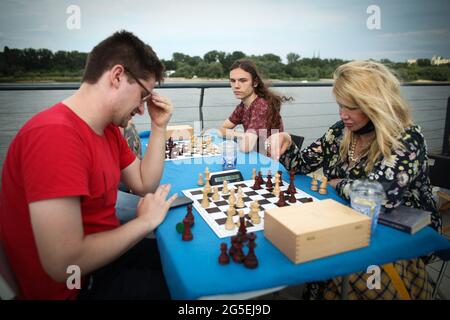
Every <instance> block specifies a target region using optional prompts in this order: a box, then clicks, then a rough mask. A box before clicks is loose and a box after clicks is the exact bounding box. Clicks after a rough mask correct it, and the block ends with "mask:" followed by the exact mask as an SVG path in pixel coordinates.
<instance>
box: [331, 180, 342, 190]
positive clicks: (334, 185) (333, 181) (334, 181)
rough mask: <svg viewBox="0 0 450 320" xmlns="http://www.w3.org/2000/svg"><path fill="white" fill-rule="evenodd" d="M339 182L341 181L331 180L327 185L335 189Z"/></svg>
mask: <svg viewBox="0 0 450 320" xmlns="http://www.w3.org/2000/svg"><path fill="white" fill-rule="evenodd" d="M341 181H342V179H331V180H330V181H328V184H329V185H330V186H332V187H333V189H336V186H337V184H338V183H339V182H341Z"/></svg>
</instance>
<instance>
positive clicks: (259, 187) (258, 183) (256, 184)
mask: <svg viewBox="0 0 450 320" xmlns="http://www.w3.org/2000/svg"><path fill="white" fill-rule="evenodd" d="M252 189H253V190H261V189H262V187H261V183H260V181H259V179H258V176H256V177H255V184H254V185H253V187H252Z"/></svg>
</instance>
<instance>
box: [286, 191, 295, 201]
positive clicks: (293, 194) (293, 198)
mask: <svg viewBox="0 0 450 320" xmlns="http://www.w3.org/2000/svg"><path fill="white" fill-rule="evenodd" d="M288 201H289V203H296V202H297V199H296V198H295V193H294V192H291V195H290V196H289V199H288Z"/></svg>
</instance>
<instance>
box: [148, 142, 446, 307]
mask: <svg viewBox="0 0 450 320" xmlns="http://www.w3.org/2000/svg"><path fill="white" fill-rule="evenodd" d="M216 141H217V140H216ZM206 167H208V168H209V170H210V172H215V171H222V165H221V157H211V158H198V159H190V160H183V161H167V162H166V164H165V168H164V175H163V178H162V181H161V182H162V183H170V184H171V185H172V189H171V194H173V193H174V192H178V194H179V195H182V192H181V190H184V189H190V188H195V187H197V180H198V174H199V173H203V172H204V171H205V168H206ZM253 168H256V169H257V170H262V171H263V173H266V172H267V170H268V169H271V170H272V172H274V171H276V170H281V171H282V172H283V178H284V180H286V181H289V176H288V173H287V171H286V170H285V169H284V167H282V166H281V165H280V164H279V163H278V162H276V161H272V160H270V159H269V158H267V157H264V156H262V155H260V154H256V153H251V154H242V153H239V154H238V165H237V169H239V170H240V171H241V172H242V174H243V176H244V179H245V180H246V179H251V174H252V169H253ZM295 184H296V186H297V188H299V189H302V190H305V192H307V193H312V192H311V191H309V190H310V178H309V177H306V176H300V175H296V176H295ZM313 195H314V196H315V197H317V198H319V199H324V198H333V199H335V200H337V201H339V202H341V203H346V202H345V201H343V200H342V199H341V198H340V197H339V196H338V195H337V194H336V192H335V191H334V189H333V188H331V187H328V195H326V196H322V195H319V194H318V193H313ZM193 211H194V216H195V225H194V227H193V228H192V233H193V235H194V239H193V240H192V241H182V240H181V234H179V233H177V231H176V229H175V226H176V224H177V223H178V222H181V221H182V220H183V218H184V216H185V215H186V207H179V208H175V209H172V210H170V212H169V213H168V215H167V218H166V219H165V221H164V222H163V223H162V224H161V225H160V226H159V227H158V229H157V231H156V237H157V240H158V246H159V250H160V254H161V261H162V265H163V270H164V274H165V276H166V280H167V283H168V286H169V290H170V293H171V295H172V298H173V299H196V298H199V297H204V296H209V295H218V294H232V293H240V292H247V291H253V290H260V289H267V288H273V287H277V286H282V285H295V284H300V283H305V282H310V281H315V280H326V279H330V278H333V277H336V276H342V275H346V274H350V273H353V272H357V271H362V270H366V269H367V267H368V266H369V265H381V264H385V263H388V262H393V261H396V260H400V259H409V258H413V257H418V256H421V255H425V254H428V253H430V252H433V251H439V250H444V249H448V248H450V241H448V240H446V239H445V238H443V237H442V236H440V235H439V234H438V233H437V232H435V231H434V230H433V229H431V228H430V227H427V228H424V229H422V230H421V231H419V232H418V233H416V234H415V235H409V234H407V233H404V232H401V231H397V230H395V229H392V228H389V227H386V226H383V225H378V227H377V229H376V231H375V233H374V234H373V235H372V238H371V243H370V246H369V247H366V248H362V249H358V250H353V251H349V252H346V253H342V254H338V255H334V256H330V257H326V258H322V259H318V260H314V261H310V262H306V263H301V264H298V265H296V264H294V263H292V262H291V261H290V260H289V259H288V258H287V257H286V256H285V255H284V254H283V253H282V252H281V251H279V250H278V249H277V248H276V247H275V246H274V245H272V243H271V242H269V241H268V240H267V239H265V238H264V234H263V232H261V231H260V232H257V233H256V234H257V237H258V238H257V239H256V243H257V247H256V249H255V253H256V255H257V257H258V260H259V266H258V268H257V269H253V270H251V269H247V268H245V267H244V266H243V265H242V264H236V263H233V262H231V263H230V264H228V265H220V264H219V263H218V257H219V255H220V243H222V242H226V243H227V244H228V247H229V245H230V239H229V238H226V239H220V238H218V237H217V236H216V235H215V233H214V232H213V231H212V230H211V229H210V227H209V226H208V225H207V224H206V222H205V221H204V220H203V219H202V217H201V216H200V215H199V214H198V212H196V210H195V208H194V210H193ZM336 241H338V239H336Z"/></svg>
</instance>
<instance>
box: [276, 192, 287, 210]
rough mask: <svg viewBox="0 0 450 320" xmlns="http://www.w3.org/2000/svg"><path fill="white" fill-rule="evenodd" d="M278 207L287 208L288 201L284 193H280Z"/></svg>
mask: <svg viewBox="0 0 450 320" xmlns="http://www.w3.org/2000/svg"><path fill="white" fill-rule="evenodd" d="M277 206H279V207H285V206H286V199H285V198H284V192H283V191H280V195H279V200H278V202H277Z"/></svg>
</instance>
